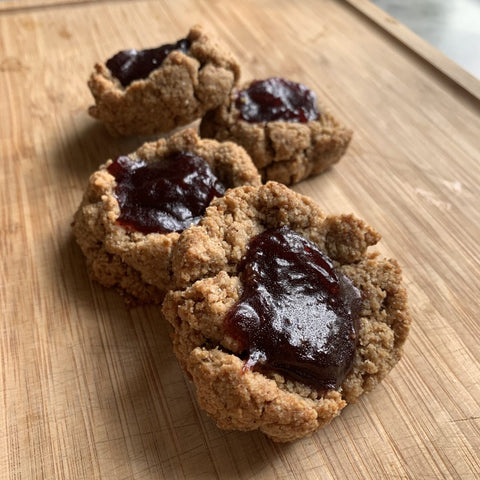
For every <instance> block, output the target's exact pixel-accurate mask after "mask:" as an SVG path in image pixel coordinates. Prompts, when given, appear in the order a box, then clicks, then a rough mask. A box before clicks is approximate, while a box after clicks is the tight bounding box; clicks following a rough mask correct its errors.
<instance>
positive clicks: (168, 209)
mask: <svg viewBox="0 0 480 480" xmlns="http://www.w3.org/2000/svg"><path fill="white" fill-rule="evenodd" d="M108 171H109V172H110V173H111V174H112V175H113V176H114V177H115V180H116V182H117V186H116V188H115V195H116V198H117V200H118V203H119V205H120V217H119V218H118V220H117V222H118V223H119V224H120V225H122V226H124V227H126V228H130V229H132V230H136V231H139V232H142V233H152V232H157V233H168V232H181V231H182V230H185V228H188V227H189V226H190V225H192V224H194V225H195V224H197V223H198V222H199V221H200V219H201V217H202V216H203V214H204V213H205V209H206V208H207V206H208V205H209V203H210V201H211V200H212V199H213V198H214V197H221V196H222V195H223V194H224V192H225V187H224V185H222V183H221V182H220V181H219V180H218V179H217V177H216V176H215V175H214V173H213V172H212V170H211V169H210V166H209V165H208V163H207V162H206V161H205V160H204V159H203V158H202V157H199V156H196V155H194V154H191V153H174V154H172V155H170V156H168V157H166V158H163V159H161V160H158V161H156V162H151V163H146V162H144V161H140V162H138V161H137V162H134V161H132V160H131V159H130V158H129V157H119V158H117V159H116V160H115V161H114V162H113V163H112V164H110V166H109V167H108Z"/></svg>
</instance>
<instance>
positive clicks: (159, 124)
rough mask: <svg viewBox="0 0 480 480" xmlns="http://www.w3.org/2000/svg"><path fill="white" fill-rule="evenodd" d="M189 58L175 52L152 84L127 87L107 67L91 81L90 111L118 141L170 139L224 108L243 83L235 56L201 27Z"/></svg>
mask: <svg viewBox="0 0 480 480" xmlns="http://www.w3.org/2000/svg"><path fill="white" fill-rule="evenodd" d="M187 40H188V42H189V43H190V47H189V49H188V52H183V51H181V50H173V51H172V52H170V53H169V54H168V55H167V57H166V58H165V60H164V61H163V62H162V64H161V65H160V66H159V67H158V68H156V69H155V70H153V71H152V72H151V73H150V74H149V75H148V77H147V78H144V79H139V80H135V81H133V82H132V83H130V84H129V85H127V86H126V87H123V86H122V84H121V83H120V81H119V80H118V79H117V78H115V77H114V76H113V75H112V73H111V71H110V70H109V69H108V68H107V66H106V65H105V63H97V64H96V65H95V68H94V72H93V73H92V74H91V76H90V79H89V81H88V86H89V88H90V91H91V92H92V95H93V97H94V99H95V105H93V106H91V107H90V108H89V113H90V115H91V116H92V117H94V118H96V119H98V120H101V121H102V122H103V123H104V124H105V125H106V127H107V129H108V131H109V132H110V133H111V134H113V135H133V134H140V135H150V134H154V133H166V132H169V131H171V130H174V129H175V128H177V127H179V126H182V125H186V124H188V123H190V122H192V121H194V120H196V119H198V118H200V117H201V116H202V115H204V113H205V112H206V111H207V110H211V109H213V108H216V107H218V106H219V105H221V104H222V103H223V102H224V101H225V100H226V98H227V97H228V95H229V94H230V91H231V90H232V88H233V86H234V85H235V84H236V82H237V81H238V79H239V76H240V67H239V65H238V63H237V61H236V60H235V59H234V57H233V56H232V54H231V53H230V52H229V51H228V50H227V49H226V48H225V47H223V46H222V45H220V44H218V43H216V42H215V41H213V40H212V39H211V38H210V37H209V36H208V35H207V34H206V33H205V32H204V30H203V29H202V27H200V26H198V25H197V26H194V27H192V28H191V30H190V31H189V33H188V35H187Z"/></svg>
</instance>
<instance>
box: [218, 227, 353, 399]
mask: <svg viewBox="0 0 480 480" xmlns="http://www.w3.org/2000/svg"><path fill="white" fill-rule="evenodd" d="M240 278H241V281H242V285H243V289H244V290H243V293H242V296H241V298H240V299H239V301H238V302H237V303H236V304H235V305H234V306H233V308H232V309H231V310H230V311H229V312H228V314H227V316H226V317H225V319H224V327H225V330H226V332H227V333H228V334H229V335H230V336H231V337H232V338H234V339H235V340H237V341H238V342H239V344H240V347H241V349H242V350H243V355H245V357H246V364H245V367H246V368H253V369H257V370H260V371H267V372H268V371H274V372H279V373H281V374H282V375H284V376H285V377H286V378H290V379H293V380H298V381H300V382H302V383H305V384H308V385H310V386H312V387H314V388H316V389H317V390H326V389H332V388H333V389H336V388H338V387H339V386H340V385H341V383H342V381H343V379H344V378H345V375H346V374H347V373H348V372H349V370H350V369H351V366H352V362H353V357H354V353H355V345H356V332H357V326H358V318H359V313H360V307H361V294H360V292H359V290H358V289H357V288H356V287H354V285H353V284H352V282H351V281H350V280H349V279H348V278H347V277H346V276H345V275H343V274H342V273H340V272H338V271H336V270H335V269H334V267H333V265H332V262H331V260H330V259H329V258H328V257H327V256H326V255H325V254H324V253H322V252H321V251H320V250H319V249H318V248H317V247H316V246H315V245H314V244H313V243H312V242H310V241H309V240H307V239H305V238H304V237H302V236H301V235H299V234H297V233H296V232H294V231H292V230H290V229H288V228H287V227H281V228H278V229H274V230H267V231H265V232H263V233H261V234H260V235H257V236H256V237H254V238H253V239H252V240H251V242H250V244H249V246H248V249H247V253H246V255H245V257H244V258H243V260H242V262H241V264H240Z"/></svg>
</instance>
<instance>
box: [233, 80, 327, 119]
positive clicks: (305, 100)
mask: <svg viewBox="0 0 480 480" xmlns="http://www.w3.org/2000/svg"><path fill="white" fill-rule="evenodd" d="M235 106H236V108H237V109H238V110H239V111H240V118H242V119H243V120H245V121H247V122H252V123H254V122H255V123H256V122H273V121H284V122H301V123H306V122H310V121H312V120H316V119H318V116H319V113H318V110H317V99H316V95H315V93H313V92H312V91H311V90H310V89H308V88H307V87H306V86H305V85H302V84H301V83H295V82H291V81H289V80H285V79H283V78H277V77H273V78H268V79H266V80H257V81H255V82H252V83H251V84H250V86H249V87H248V88H247V89H245V90H240V91H239V92H238V94H237V97H236V100H235Z"/></svg>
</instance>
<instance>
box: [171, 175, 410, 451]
mask: <svg viewBox="0 0 480 480" xmlns="http://www.w3.org/2000/svg"><path fill="white" fill-rule="evenodd" d="M281 226H287V227H289V228H290V229H291V230H293V231H295V232H297V233H299V234H300V235H302V236H303V237H305V238H306V239H308V240H309V241H311V242H313V243H314V244H315V245H316V246H317V247H318V248H319V249H320V250H321V251H322V252H324V253H325V254H326V255H328V256H329V258H330V259H331V260H332V262H333V264H334V266H335V268H336V269H337V270H338V271H339V272H342V273H343V274H344V275H346V276H347V277H348V278H349V279H350V280H351V282H352V283H353V285H355V287H356V288H357V289H359V290H360V292H361V294H362V302H361V309H360V318H359V329H358V339H357V345H356V349H355V354H354V358H353V366H352V368H351V370H350V372H349V373H348V374H347V376H346V377H345V379H344V380H343V382H342V384H341V386H340V387H339V388H338V389H330V390H326V391H318V390H316V389H314V388H312V387H311V386H309V385H307V384H304V383H301V382H299V381H295V380H290V379H288V378H286V377H285V376H283V375H281V374H280V373H278V372H275V371H271V372H263V371H256V370H254V369H249V368H245V359H244V358H243V356H242V354H241V349H240V346H239V344H238V342H237V341H236V340H235V339H234V338H232V337H231V336H229V334H228V332H227V331H226V329H225V323H224V321H225V318H226V315H227V314H228V312H229V311H230V310H231V309H232V307H233V306H234V305H235V304H236V302H237V301H238V300H239V298H240V296H241V294H242V291H243V286H242V280H241V276H240V275H239V273H238V264H239V262H241V260H242V258H243V257H244V255H245V252H246V250H247V246H248V244H249V242H250V240H251V239H252V238H254V237H255V236H256V235H258V234H260V233H261V232H264V231H265V230H267V229H272V228H277V227H281ZM379 239H380V235H379V234H378V233H377V232H376V231H375V230H373V229H372V228H371V227H370V226H368V225H367V224H366V223H365V222H364V221H362V220H360V219H358V218H356V217H355V216H353V215H325V214H324V213H323V212H322V211H321V210H320V208H319V207H318V206H317V205H316V203H315V202H313V201H312V200H311V199H309V198H307V197H305V196H302V195H299V194H297V193H295V192H293V191H292V190H290V189H288V188H287V187H285V186H283V185H281V184H279V183H276V182H268V183H267V184H266V185H263V186H260V187H240V188H236V189H232V190H230V191H229V192H228V193H227V194H226V195H225V196H224V197H222V198H219V199H215V200H214V201H213V202H212V203H211V205H210V207H209V208H208V209H207V212H206V215H205V216H204V218H203V219H202V220H201V222H200V223H199V225H197V226H194V227H191V228H190V229H188V230H186V231H184V232H183V233H182V234H181V237H180V239H179V241H178V242H177V244H176V246H175V248H174V251H173V253H172V268H173V272H174V276H175V283H176V287H175V289H173V290H172V291H170V292H169V293H168V294H167V296H166V297H165V300H164V303H163V307H162V310H163V312H164V315H165V317H166V318H167V320H168V321H169V322H170V323H171V324H172V326H173V327H174V335H173V341H174V351H175V354H176V356H177V358H178V359H179V361H180V364H181V365H182V367H183V369H184V370H185V371H186V372H187V374H188V375H189V376H190V378H191V379H192V380H193V382H194V384H195V387H196V391H197V396H198V402H199V404H200V406H201V407H202V408H203V409H205V410H206V411H207V412H208V413H209V415H210V416H211V417H212V418H213V419H214V420H215V422H216V423H217V425H218V426H219V427H220V428H223V429H237V430H255V429H259V430H260V431H262V432H263V433H265V434H266V435H268V436H269V437H270V438H272V439H273V440H275V441H281V442H285V441H292V440H295V439H297V438H300V437H303V436H306V435H309V434H311V433H312V432H314V431H315V430H317V429H318V428H321V427H323V426H325V425H326V424H328V423H329V422H330V421H331V420H332V419H333V418H334V417H335V416H337V415H338V414H339V413H340V412H341V410H342V409H343V408H344V407H345V406H346V405H347V404H348V403H354V402H356V401H357V400H358V398H359V397H360V396H361V395H362V394H363V393H365V392H368V391H370V390H372V389H373V388H374V387H375V386H376V385H377V384H378V383H379V382H380V381H381V380H382V379H383V378H384V377H385V376H386V375H387V374H388V372H389V371H390V370H391V369H392V368H393V367H394V365H395V364H396V363H397V362H398V361H399V359H400V357H401V355H402V346H403V344H404V342H405V340H406V338H407V335H408V331H409V326H410V321H411V320H410V316H409V312H408V307H407V295H406V290H405V288H404V286H403V284H402V278H401V270H400V267H399V266H398V263H397V262H396V261H395V260H391V259H385V258H382V257H381V256H380V255H379V254H378V253H375V252H372V253H370V252H368V248H369V247H370V246H373V245H375V244H376V243H377V242H378V241H379Z"/></svg>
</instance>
